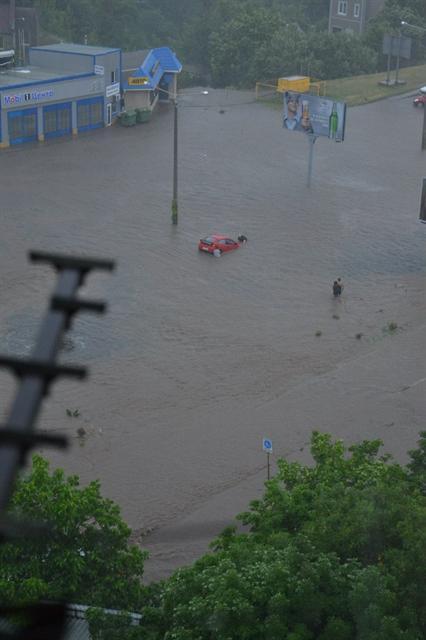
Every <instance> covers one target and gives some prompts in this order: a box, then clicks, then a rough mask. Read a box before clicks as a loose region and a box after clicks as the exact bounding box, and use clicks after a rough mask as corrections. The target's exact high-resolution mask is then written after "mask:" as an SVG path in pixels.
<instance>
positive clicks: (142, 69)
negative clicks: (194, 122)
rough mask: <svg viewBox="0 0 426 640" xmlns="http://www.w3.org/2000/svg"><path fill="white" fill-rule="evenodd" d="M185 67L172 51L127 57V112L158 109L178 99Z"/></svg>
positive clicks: (124, 82)
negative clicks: (179, 79) (159, 103)
mask: <svg viewBox="0 0 426 640" xmlns="http://www.w3.org/2000/svg"><path fill="white" fill-rule="evenodd" d="M181 71H182V65H181V63H180V62H179V60H178V59H177V57H176V54H175V53H174V52H173V51H172V50H171V49H169V47H158V48H156V49H149V50H146V51H135V52H132V53H123V56H122V75H121V84H122V91H123V98H124V106H125V109H126V110H128V111H129V110H132V109H150V110H151V111H152V110H153V109H154V107H155V105H156V104H157V102H158V101H159V100H161V101H168V100H170V99H172V98H174V97H175V96H176V92H177V74H179V73H180V72H181Z"/></svg>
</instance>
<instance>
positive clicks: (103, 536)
mask: <svg viewBox="0 0 426 640" xmlns="http://www.w3.org/2000/svg"><path fill="white" fill-rule="evenodd" d="M10 514H11V515H12V516H15V517H20V518H25V520H29V521H34V522H38V523H46V524H48V526H49V527H50V533H49V535H45V536H42V537H39V538H33V537H25V538H22V539H21V538H20V539H17V540H15V541H14V542H8V543H7V544H2V545H1V546H0V601H1V602H2V603H3V604H10V605H13V604H14V605H16V604H20V603H25V602H29V601H32V600H35V599H39V598H46V599H61V600H62V599H63V600H67V601H68V602H79V603H82V604H88V605H96V606H100V607H111V608H118V609H120V608H123V609H126V610H136V611H137V610H138V609H139V608H140V607H141V606H142V603H143V601H144V589H143V588H142V586H141V579H142V575H143V568H144V560H145V558H146V553H144V552H142V551H141V550H140V549H139V548H137V547H136V546H132V545H130V544H129V536H130V533H131V532H130V529H129V527H128V526H127V525H126V524H125V522H124V521H123V520H122V519H121V517H120V511H119V508H118V507H117V505H115V504H114V503H113V502H112V501H111V500H108V499H106V498H103V497H102V496H101V494H100V485H99V482H91V483H90V484H89V485H88V486H87V487H84V488H81V487H80V486H79V481H78V478H77V477H76V476H71V477H68V478H67V477H65V475H64V472H63V471H62V470H61V469H58V470H55V471H54V472H53V473H50V472H49V464H48V462H47V461H46V460H44V459H43V458H42V457H40V456H34V457H33V465H32V469H31V472H30V473H29V474H28V475H27V476H25V477H22V478H20V480H19V481H18V483H17V487H16V491H15V493H14V496H13V501H12V504H11V508H10Z"/></svg>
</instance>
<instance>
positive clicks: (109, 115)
mask: <svg viewBox="0 0 426 640" xmlns="http://www.w3.org/2000/svg"><path fill="white" fill-rule="evenodd" d="M111 124H112V104H111V103H110V102H108V104H107V127H110V126H111Z"/></svg>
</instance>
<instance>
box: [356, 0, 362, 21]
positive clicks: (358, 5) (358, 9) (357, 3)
mask: <svg viewBox="0 0 426 640" xmlns="http://www.w3.org/2000/svg"><path fill="white" fill-rule="evenodd" d="M360 13H361V5H360V4H359V2H355V4H354V18H359V15H360Z"/></svg>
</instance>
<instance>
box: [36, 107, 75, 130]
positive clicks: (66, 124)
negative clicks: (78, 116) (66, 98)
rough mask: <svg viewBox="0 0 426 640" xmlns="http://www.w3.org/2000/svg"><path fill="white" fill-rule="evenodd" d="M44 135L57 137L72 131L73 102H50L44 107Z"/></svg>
mask: <svg viewBox="0 0 426 640" xmlns="http://www.w3.org/2000/svg"><path fill="white" fill-rule="evenodd" d="M43 122H44V137H45V138H55V137H58V136H66V135H68V134H70V133H71V102H62V103H61V104H50V105H48V106H47V107H44V108H43Z"/></svg>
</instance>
